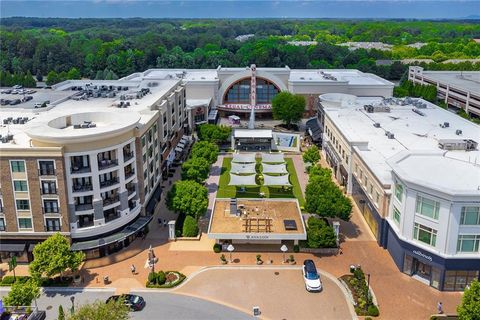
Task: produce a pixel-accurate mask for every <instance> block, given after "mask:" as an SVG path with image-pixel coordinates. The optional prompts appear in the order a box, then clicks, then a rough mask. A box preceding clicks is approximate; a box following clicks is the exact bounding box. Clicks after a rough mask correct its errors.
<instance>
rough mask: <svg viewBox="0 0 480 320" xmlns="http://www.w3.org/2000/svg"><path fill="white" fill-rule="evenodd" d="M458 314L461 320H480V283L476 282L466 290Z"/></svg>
mask: <svg viewBox="0 0 480 320" xmlns="http://www.w3.org/2000/svg"><path fill="white" fill-rule="evenodd" d="M457 312H458V319H459V320H479V319H480V281H478V280H474V281H473V282H472V283H470V288H468V289H465V292H464V293H463V297H462V302H461V303H460V305H459V306H458V307H457Z"/></svg>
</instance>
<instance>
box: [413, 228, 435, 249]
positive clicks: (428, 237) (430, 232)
mask: <svg viewBox="0 0 480 320" xmlns="http://www.w3.org/2000/svg"><path fill="white" fill-rule="evenodd" d="M413 238H414V239H416V240H418V241H421V242H423V243H426V244H428V245H430V246H433V247H435V244H436V242H437V230H435V229H432V228H429V227H426V226H424V225H421V224H419V223H415V227H414V228H413Z"/></svg>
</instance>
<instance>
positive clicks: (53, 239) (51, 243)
mask: <svg viewBox="0 0 480 320" xmlns="http://www.w3.org/2000/svg"><path fill="white" fill-rule="evenodd" d="M84 258H85V254H84V253H83V252H73V251H71V250H70V242H69V241H68V239H67V238H66V237H64V236H62V235H61V234H60V233H55V234H54V235H52V236H50V237H48V238H47V239H46V240H45V241H43V242H42V243H40V244H37V245H36V246H35V248H34V249H33V261H32V262H31V263H30V274H31V275H32V276H33V277H35V278H40V277H42V276H44V275H46V276H47V277H51V276H54V275H57V274H60V275H62V276H63V272H65V271H66V270H67V269H70V270H72V271H76V270H77V269H78V267H79V266H80V264H81V263H82V261H83V259H84Z"/></svg>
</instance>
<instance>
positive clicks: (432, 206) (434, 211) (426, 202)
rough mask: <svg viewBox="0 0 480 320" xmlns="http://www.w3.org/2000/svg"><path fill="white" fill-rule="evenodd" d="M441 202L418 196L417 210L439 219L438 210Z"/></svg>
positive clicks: (424, 214)
mask: <svg viewBox="0 0 480 320" xmlns="http://www.w3.org/2000/svg"><path fill="white" fill-rule="evenodd" d="M439 209H440V203H439V202H437V201H434V200H431V199H427V198H424V197H421V196H417V205H416V209H415V211H416V212H417V213H418V214H420V215H422V216H425V217H429V218H432V219H435V220H438V211H439Z"/></svg>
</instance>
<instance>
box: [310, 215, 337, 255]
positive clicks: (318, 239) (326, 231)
mask: <svg viewBox="0 0 480 320" xmlns="http://www.w3.org/2000/svg"><path fill="white" fill-rule="evenodd" d="M307 244H308V247H309V248H332V247H335V246H336V244H337V237H336V236H335V231H334V230H333V228H332V227H331V226H329V225H328V224H327V222H326V221H325V220H323V219H319V218H315V217H310V218H308V221H307Z"/></svg>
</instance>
